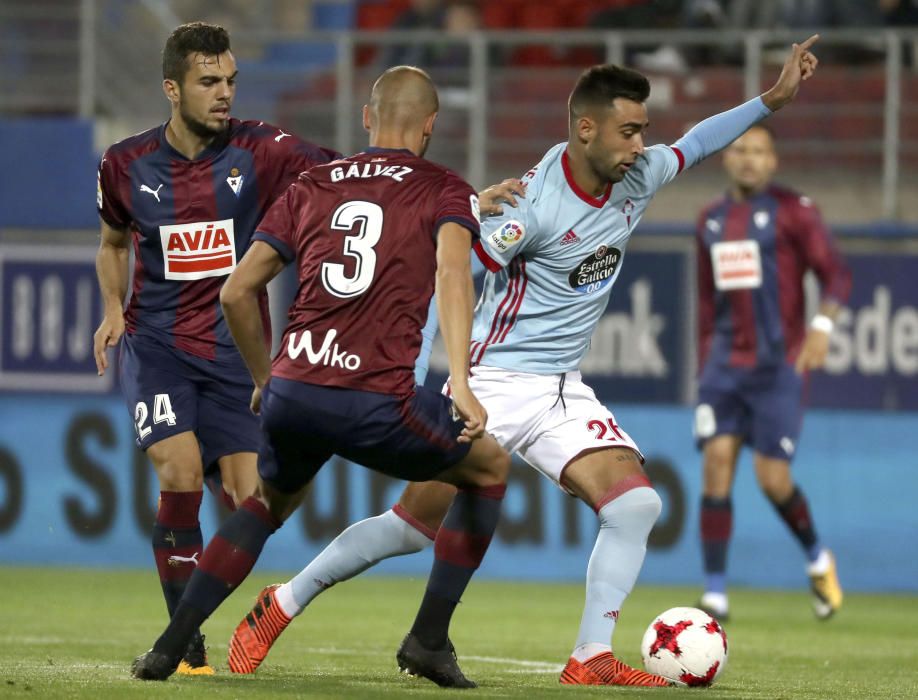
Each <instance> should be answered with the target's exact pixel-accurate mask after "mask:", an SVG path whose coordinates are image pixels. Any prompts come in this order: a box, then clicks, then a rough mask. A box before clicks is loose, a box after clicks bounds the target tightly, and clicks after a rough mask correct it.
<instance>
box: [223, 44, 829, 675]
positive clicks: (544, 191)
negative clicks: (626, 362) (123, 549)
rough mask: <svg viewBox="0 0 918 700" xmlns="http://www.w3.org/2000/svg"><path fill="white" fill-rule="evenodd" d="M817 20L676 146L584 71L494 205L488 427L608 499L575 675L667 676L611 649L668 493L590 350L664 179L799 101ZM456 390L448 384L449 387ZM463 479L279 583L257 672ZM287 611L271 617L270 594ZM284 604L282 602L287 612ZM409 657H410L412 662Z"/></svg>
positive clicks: (402, 507) (399, 547)
mask: <svg viewBox="0 0 918 700" xmlns="http://www.w3.org/2000/svg"><path fill="white" fill-rule="evenodd" d="M816 39H817V37H816V36H813V37H811V38H810V39H808V40H807V41H805V42H804V43H802V44H799V45H798V44H794V45H793V48H792V50H791V52H790V54H789V55H788V58H787V61H786V62H785V64H784V67H783V69H782V71H781V75H780V77H779V78H778V81H777V82H776V83H775V85H774V86H773V87H772V88H771V89H770V90H768V91H767V92H766V93H764V94H763V95H761V96H760V97H757V98H755V99H753V100H750V101H749V102H747V103H745V104H742V105H740V106H738V107H736V108H734V109H731V110H729V111H727V112H724V113H722V114H718V115H716V116H713V117H711V118H709V119H706V120H705V121H703V122H701V123H700V124H698V125H697V126H696V127H694V128H693V129H692V130H691V131H689V132H688V133H687V134H686V135H685V136H683V137H682V138H681V139H679V140H678V141H677V142H676V143H675V144H674V145H672V146H662V145H661V146H650V147H647V148H645V147H644V141H643V136H644V132H645V130H646V128H647V124H648V120H647V108H646V106H645V104H644V103H645V101H646V100H647V97H648V95H649V93H650V85H649V83H648V82H647V79H646V78H645V77H644V76H643V75H641V74H640V73H637V72H636V71H633V70H629V69H626V68H620V67H618V66H612V65H603V66H594V67H593V68H590V69H589V70H587V71H585V72H584V73H583V75H581V77H580V79H579V80H578V81H577V84H576V85H575V87H574V90H573V92H572V93H571V96H570V101H569V138H568V141H567V142H566V143H562V144H558V145H557V146H555V147H554V148H552V149H551V150H549V151H548V153H547V154H546V155H545V156H544V158H543V159H542V161H541V162H540V163H539V164H538V165H536V166H535V167H534V168H533V169H532V170H530V171H529V172H528V173H527V174H526V175H525V176H524V178H523V181H524V183H525V184H526V193H525V197H523V198H520V199H519V200H518V202H517V204H518V206H517V207H515V208H514V209H513V210H509V209H508V210H507V211H506V212H504V213H503V214H501V215H499V216H495V217H492V218H489V219H487V220H486V221H485V222H484V223H483V224H482V228H481V240H480V242H479V243H478V244H477V245H476V253H477V254H478V257H479V259H480V260H481V261H482V262H483V263H484V265H485V266H486V267H487V268H488V270H490V273H489V274H488V276H487V279H486V280H485V288H484V291H483V295H482V299H481V301H480V303H479V305H478V308H477V310H476V314H475V320H474V328H473V332H472V340H473V342H472V347H471V363H472V367H471V377H470V379H469V387H470V388H471V389H472V391H473V392H474V394H475V396H476V397H477V398H478V400H479V401H480V402H481V404H482V405H483V406H484V407H485V409H486V410H487V412H488V423H487V429H488V431H489V432H490V433H491V434H492V435H494V437H495V438H496V439H497V441H498V442H499V443H500V444H501V445H502V446H503V447H504V448H505V449H507V450H508V451H512V452H516V453H518V454H519V455H520V456H521V457H522V458H523V459H524V460H526V461H527V462H528V463H529V464H531V465H532V466H533V467H534V468H535V469H538V470H539V471H540V472H542V473H543V474H545V475H546V476H547V477H548V478H550V479H551V480H552V481H554V482H555V483H556V484H557V485H558V486H559V487H560V488H561V489H563V490H564V491H566V492H568V493H570V494H572V495H574V496H577V497H578V498H580V499H581V500H582V501H583V502H584V503H586V504H587V505H589V506H590V507H591V508H592V509H593V510H594V511H595V512H596V514H597V518H598V521H599V533H598V535H597V538H596V544H595V547H594V549H593V553H592V556H591V557H590V562H589V565H588V568H587V574H586V602H585V605H584V610H583V615H582V619H581V623H580V630H579V634H578V636H577V640H576V642H575V644H574V649H573V652H572V653H571V656H570V658H569V660H568V662H567V666H566V667H565V669H564V671H563V672H562V674H561V678H560V680H561V682H562V683H565V684H573V685H636V686H661V685H667V684H668V683H667V681H665V680H664V679H662V678H660V677H659V676H654V675H652V674H649V673H645V672H643V671H639V670H637V669H633V668H631V667H629V666H627V665H625V664H624V663H622V662H621V661H619V660H618V659H616V658H615V656H613V654H612V646H611V640H612V634H613V631H614V629H615V623H616V620H617V619H618V615H619V610H620V608H621V605H622V603H623V602H624V600H625V598H626V597H627V595H628V594H629V593H630V591H631V588H632V587H633V585H634V582H635V580H636V579H637V576H638V573H639V572H640V569H641V566H642V564H643V561H644V554H645V551H646V545H647V536H648V534H649V533H650V530H651V528H652V527H653V524H654V522H655V521H656V519H657V517H658V516H659V514H660V510H661V501H660V498H659V496H658V495H657V493H656V492H655V491H654V489H653V487H652V485H651V483H650V481H649V480H648V478H647V476H646V475H645V474H644V471H643V468H642V462H643V458H642V456H641V453H640V451H639V450H638V447H637V445H636V444H635V443H634V441H633V440H632V439H631V438H630V437H629V436H628V434H627V433H626V432H625V430H624V429H622V427H621V426H619V425H618V423H617V421H616V420H615V416H614V415H613V414H612V413H611V412H610V411H609V410H608V409H607V408H606V407H605V406H603V405H602V404H601V403H600V402H599V401H598V400H597V399H596V397H595V395H594V394H593V391H592V390H591V389H590V388H589V387H588V386H586V385H585V384H584V383H583V381H582V380H581V377H580V372H579V371H578V366H579V364H580V361H581V359H582V358H583V356H584V354H585V353H586V351H587V350H588V348H589V343H590V337H591V335H592V333H593V330H594V329H595V327H596V324H597V322H598V320H599V318H600V316H601V315H602V313H603V311H604V310H605V308H606V304H607V302H608V299H609V294H610V293H611V290H612V287H613V284H614V282H615V279H616V277H617V276H618V274H619V272H620V271H621V266H622V263H623V260H624V257H625V248H626V245H627V242H628V239H629V238H630V236H631V233H632V231H633V230H634V228H635V227H636V226H637V224H638V222H639V221H640V220H641V217H642V216H643V214H644V211H645V209H646V208H647V205H648V204H649V202H650V199H651V197H653V195H654V193H655V192H656V191H657V190H658V189H659V188H660V187H662V186H663V185H665V184H666V183H668V182H670V181H671V180H672V179H673V178H675V177H676V175H678V174H679V173H680V172H681V171H682V170H684V169H686V168H689V167H691V166H692V165H695V164H696V163H698V162H699V161H701V160H702V159H704V158H706V157H707V156H709V155H711V154H712V153H715V152H716V151H719V150H720V149H722V148H724V147H725V146H727V145H728V144H730V143H731V142H732V141H733V140H734V139H735V138H736V137H738V136H739V135H740V134H742V133H743V132H745V131H746V130H747V129H748V128H749V127H750V126H752V125H753V124H755V123H757V122H759V121H760V120H762V119H764V118H765V117H767V116H768V115H770V114H771V113H772V112H774V111H776V110H778V109H780V108H782V107H784V106H785V105H786V104H788V103H789V102H791V101H792V100H793V98H794V97H795V95H796V94H797V91H798V89H799V87H800V84H801V82H802V81H804V80H807V79H808V78H810V77H811V76H812V75H813V72H814V71H815V69H816V64H817V60H816V58H815V56H813V54H812V53H810V51H809V49H810V47H811V46H812V44H813V43H814V42H815V41H816ZM445 390H446V391H448V390H449V385H448V384H447V387H446V389H445ZM452 496H453V490H452V489H451V488H450V487H447V486H442V485H440V484H437V483H434V482H428V483H423V484H409V486H408V487H407V488H406V489H405V491H404V492H403V494H402V496H401V498H400V499H399V503H398V504H397V505H396V506H394V507H393V508H392V510H390V511H387V512H386V513H384V514H383V515H380V516H377V517H375V518H370V519H368V520H364V521H362V522H360V523H357V524H355V525H352V526H351V527H350V528H348V529H347V530H345V531H344V532H343V533H342V534H341V535H339V537H338V538H337V539H335V541H333V542H332V543H331V544H330V545H329V546H328V547H327V548H326V549H325V550H324V551H323V552H322V553H321V554H319V556H318V557H317V558H316V559H315V560H314V561H313V562H312V563H310V564H309V565H308V566H307V567H306V568H305V569H304V570H303V571H302V572H301V573H300V574H298V575H297V576H296V577H294V578H293V579H292V580H291V581H290V582H288V583H286V584H282V585H279V586H269V587H268V588H266V589H265V590H264V591H262V593H261V594H260V595H259V597H258V600H257V602H256V604H255V608H254V609H253V611H252V613H251V614H249V615H247V616H246V618H245V619H243V620H242V622H241V623H240V624H239V626H238V627H237V628H236V632H235V633H234V635H233V638H232V640H231V641H230V652H231V663H230V668H231V670H236V669H234V668H233V663H232V657H233V656H237V657H238V655H242V657H243V658H245V660H246V663H245V664H244V667H245V668H246V669H248V670H247V672H251V671H252V670H254V669H255V668H257V666H258V664H259V663H261V661H262V660H263V659H264V657H265V655H266V654H267V653H268V651H269V650H270V648H271V645H272V644H273V643H274V641H275V639H277V637H278V636H279V635H280V632H281V631H282V630H283V629H284V628H286V625H287V624H289V622H290V620H292V619H293V617H294V616H296V615H298V614H299V613H300V612H302V610H303V609H304V607H305V606H306V605H307V604H308V603H309V602H310V601H311V600H312V599H313V598H314V597H315V596H316V595H318V594H319V593H320V592H321V591H322V590H325V589H326V588H328V587H330V586H332V585H334V584H335V583H337V582H338V581H343V580H346V579H348V578H351V577H352V576H354V575H356V574H358V573H360V572H361V571H364V570H365V569H367V568H369V567H370V566H372V565H374V564H375V563H377V562H378V561H380V560H382V559H385V558H388V557H392V556H397V555H401V554H407V553H410V552H415V551H419V550H420V549H423V548H424V547H425V546H427V545H428V544H429V543H430V542H431V541H432V540H433V537H434V534H435V532H436V530H437V528H438V527H439V525H440V521H441V519H442V518H443V515H444V513H445V512H446V510H447V508H448V507H449V504H450V501H451V500H452ZM273 606H277V608H276V609H278V610H280V611H282V612H283V613H284V618H285V621H284V624H283V625H280V626H278V625H272V626H271V627H270V628H269V627H268V626H266V625H265V624H264V623H263V622H262V620H263V619H264V611H265V609H267V608H269V607H273ZM274 619H275V620H276V615H275V616H274ZM400 665H401V662H400Z"/></svg>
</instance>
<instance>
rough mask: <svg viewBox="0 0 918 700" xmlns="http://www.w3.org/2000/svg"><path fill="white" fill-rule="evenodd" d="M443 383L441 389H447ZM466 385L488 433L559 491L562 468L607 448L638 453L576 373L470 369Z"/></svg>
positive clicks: (613, 417) (641, 456) (611, 416)
mask: <svg viewBox="0 0 918 700" xmlns="http://www.w3.org/2000/svg"><path fill="white" fill-rule="evenodd" d="M448 386H449V383H448V382H447V385H446V387H444V391H447V387H448ZM469 387H470V388H471V390H472V392H473V393H474V394H475V396H476V397H477V398H478V400H479V401H480V402H481V404H482V406H484V407H485V410H486V411H487V412H488V425H487V430H488V432H489V433H491V435H493V436H494V438H495V439H496V440H497V442H498V443H500V445H501V446H502V447H503V448H504V449H505V450H507V451H508V452H516V453H517V454H519V456H520V457H522V458H523V459H524V460H526V461H527V462H528V463H529V464H531V465H532V466H533V467H535V468H536V469H538V470H539V471H540V472H542V473H543V474H544V475H545V476H547V477H548V478H549V479H551V480H552V481H554V482H555V483H556V484H557V485H558V486H559V487H560V488H561V489H563V490H564V491H567V489H565V488H564V487H563V486H561V475H562V473H563V472H564V468H565V467H566V466H567V465H568V464H570V463H571V462H573V461H574V460H575V459H576V458H577V457H579V456H581V455H583V454H585V453H587V452H592V451H594V450H599V449H604V448H609V447H627V448H630V449H632V450H634V451H635V452H637V454H638V456H639V457H640V459H641V461H642V462H643V461H644V457H643V455H641V451H640V450H639V449H638V446H637V445H636V444H635V442H634V440H632V439H631V436H629V435H628V433H626V432H625V431H624V430H622V428H621V427H620V426H619V425H618V424H617V422H616V420H615V416H614V415H612V413H611V411H609V409H607V408H606V407H605V406H603V405H602V404H601V403H600V402H599V400H598V399H597V398H596V394H594V393H593V390H592V389H591V388H590V387H588V386H587V385H586V384H584V383H583V378H582V377H581V375H580V372H567V373H564V374H529V373H526V372H513V371H510V370H506V369H502V368H500V367H482V366H476V367H473V368H472V376H471V377H470V378H469Z"/></svg>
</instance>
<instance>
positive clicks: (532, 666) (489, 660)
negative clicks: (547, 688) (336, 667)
mask: <svg viewBox="0 0 918 700" xmlns="http://www.w3.org/2000/svg"><path fill="white" fill-rule="evenodd" d="M300 651H302V652H303V653H307V654H320V655H321V654H325V655H328V656H358V655H359V656H388V655H389V653H390V652H389V651H385V652H382V651H378V650H375V649H348V648H342V647H301V648H300ZM459 660H460V661H480V662H482V663H486V664H501V665H504V666H516V667H519V669H520V670H518V671H510V672H511V673H524V672H526V671H529V672H534V673H561V671H563V670H564V666H563V665H560V664H555V663H550V662H548V661H532V660H529V659H511V658H506V657H502V656H469V655H466V654H463V655H461V656H460V657H459ZM508 670H509V669H508Z"/></svg>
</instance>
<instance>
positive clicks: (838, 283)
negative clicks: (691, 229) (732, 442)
mask: <svg viewBox="0 0 918 700" xmlns="http://www.w3.org/2000/svg"><path fill="white" fill-rule="evenodd" d="M696 244H697V255H698V307H699V316H698V318H699V322H698V335H699V353H698V356H699V360H700V364H701V365H702V366H703V365H704V364H705V363H706V362H712V363H716V364H718V365H724V366H734V367H755V366H778V365H780V364H781V363H782V362H787V363H793V362H794V361H795V360H796V357H797V355H798V354H799V352H800V348H801V346H802V344H803V339H804V337H805V335H806V328H805V318H804V289H803V280H804V275H805V273H806V272H807V270H812V271H813V272H814V273H815V275H816V277H817V279H818V280H819V285H820V289H821V294H822V298H823V300H831V301H834V302H836V303H839V304H843V303H844V302H845V301H847V298H848V294H849V292H850V290H851V275H850V272H849V270H848V268H847V266H846V265H845V262H844V260H843V259H842V257H841V255H840V254H839V252H838V249H837V247H836V245H835V243H834V241H833V240H832V236H831V234H830V233H829V231H828V229H827V228H826V226H825V224H824V223H823V221H822V218H821V217H820V215H819V211H818V209H817V208H816V207H815V206H814V205H813V203H812V202H811V201H810V199H809V198H807V197H803V196H801V195H799V194H798V193H796V192H793V191H791V190H789V189H785V188H783V187H779V186H776V185H771V186H769V187H768V188H766V189H765V190H764V191H762V192H760V193H759V194H757V195H755V196H753V197H750V198H749V199H746V200H743V201H737V200H735V199H734V198H733V197H732V196H731V195H729V194H727V195H725V196H723V197H721V198H719V199H717V200H716V201H714V202H713V203H712V204H710V205H708V207H706V208H705V209H704V210H703V211H702V213H701V215H700V217H699V219H698V225H697V229H696Z"/></svg>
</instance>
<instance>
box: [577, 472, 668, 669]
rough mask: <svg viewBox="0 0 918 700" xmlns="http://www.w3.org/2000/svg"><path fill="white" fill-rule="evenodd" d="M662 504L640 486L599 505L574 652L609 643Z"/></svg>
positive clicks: (642, 561) (588, 651) (654, 495)
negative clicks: (593, 544)
mask: <svg viewBox="0 0 918 700" xmlns="http://www.w3.org/2000/svg"><path fill="white" fill-rule="evenodd" d="M662 505H663V504H662V503H661V501H660V497H659V496H658V495H657V492H656V491H654V490H653V489H652V488H650V487H647V486H640V487H638V488H634V489H631V490H630V491H626V492H625V493H623V494H622V495H621V496H618V497H617V498H615V499H613V500H611V501H609V502H608V503H607V504H606V505H604V506H603V507H602V508H600V510H599V513H598V515H599V534H598V535H597V536H596V545H595V546H594V547H593V554H592V555H590V564H589V566H588V567H587V576H586V603H585V605H584V608H583V618H582V619H581V621H580V633H579V634H578V636H577V644H576V645H575V650H577V649H580V648H581V647H583V648H584V650H585V651H586V653H588V654H589V655H592V654H591V653H590V651H592V650H594V649H596V648H597V646H602V647H611V642H612V633H613V632H614V631H615V623H616V621H617V620H618V613H619V609H620V608H621V605H622V603H623V602H624V600H625V598H626V597H627V596H628V594H629V593H630V592H631V589H632V587H633V586H634V582H635V581H636V580H637V577H638V574H639V573H640V571H641V566H642V565H643V563H644V554H645V553H646V551H647V536H648V535H649V534H650V529H651V528H652V527H653V524H654V523H655V522H656V521H657V518H658V517H659V516H660V510H661V509H662ZM576 655H578V654H575V656H576ZM579 660H581V661H583V660H585V659H579Z"/></svg>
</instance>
